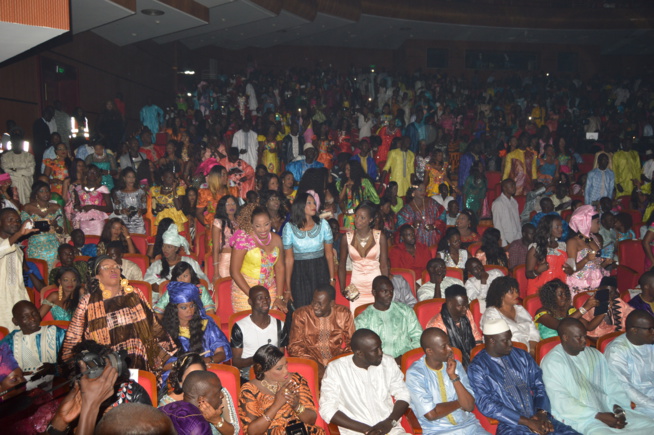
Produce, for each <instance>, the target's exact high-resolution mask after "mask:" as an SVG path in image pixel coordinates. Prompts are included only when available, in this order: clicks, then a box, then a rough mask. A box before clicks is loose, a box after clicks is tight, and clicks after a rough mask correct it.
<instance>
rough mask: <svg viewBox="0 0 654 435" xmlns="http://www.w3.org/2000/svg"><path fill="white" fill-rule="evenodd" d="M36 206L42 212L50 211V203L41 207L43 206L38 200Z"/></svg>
mask: <svg viewBox="0 0 654 435" xmlns="http://www.w3.org/2000/svg"><path fill="white" fill-rule="evenodd" d="M36 208H38V209H39V211H40V212H41V213H47V212H48V208H50V204H48V205H46V206H45V207H41V206H40V205H39V202H38V201H37V202H36Z"/></svg>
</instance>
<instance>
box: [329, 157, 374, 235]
mask: <svg viewBox="0 0 654 435" xmlns="http://www.w3.org/2000/svg"><path fill="white" fill-rule="evenodd" d="M336 188H337V189H338V191H339V202H340V206H341V210H342V211H343V216H344V217H343V226H344V227H345V228H348V229H351V228H354V210H355V209H356V208H357V207H358V206H359V204H361V203H362V202H363V201H366V200H368V201H370V202H372V203H373V204H379V195H377V191H376V190H375V186H373V184H372V182H371V181H370V180H369V179H368V178H367V177H366V176H365V172H364V170H363V167H362V166H361V163H360V162H357V161H356V160H349V161H348V162H347V163H346V164H345V177H343V179H342V180H339V181H338V182H337V183H336Z"/></svg>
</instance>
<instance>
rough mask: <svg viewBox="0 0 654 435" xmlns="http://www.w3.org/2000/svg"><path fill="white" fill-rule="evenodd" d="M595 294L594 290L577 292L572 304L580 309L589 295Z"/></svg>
mask: <svg viewBox="0 0 654 435" xmlns="http://www.w3.org/2000/svg"><path fill="white" fill-rule="evenodd" d="M594 295H595V292H594V291H592V292H581V293H577V294H576V295H575V297H574V298H573V299H572V305H574V306H575V308H576V309H579V308H580V307H581V306H582V305H584V304H585V303H586V301H587V300H588V298H589V297H591V296H594Z"/></svg>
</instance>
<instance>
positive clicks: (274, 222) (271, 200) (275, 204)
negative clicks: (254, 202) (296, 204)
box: [259, 190, 289, 235]
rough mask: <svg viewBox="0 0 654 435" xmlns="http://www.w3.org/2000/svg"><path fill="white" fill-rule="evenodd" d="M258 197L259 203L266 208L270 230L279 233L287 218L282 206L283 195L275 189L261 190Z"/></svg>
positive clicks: (284, 208) (282, 229)
mask: <svg viewBox="0 0 654 435" xmlns="http://www.w3.org/2000/svg"><path fill="white" fill-rule="evenodd" d="M259 197H260V198H259V204H260V205H261V207H264V208H265V209H266V210H268V214H269V215H270V226H271V231H272V232H273V233H275V234H280V235H281V234H282V232H283V231H284V227H285V226H286V223H287V222H288V219H289V216H288V213H287V212H286V207H284V203H285V202H286V201H284V197H283V196H282V195H281V194H280V193H279V192H278V191H276V190H262V191H261V192H259Z"/></svg>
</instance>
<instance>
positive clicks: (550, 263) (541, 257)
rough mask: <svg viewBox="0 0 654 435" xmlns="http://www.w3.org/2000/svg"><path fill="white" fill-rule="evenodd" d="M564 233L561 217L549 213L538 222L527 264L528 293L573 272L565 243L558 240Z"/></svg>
mask: <svg viewBox="0 0 654 435" xmlns="http://www.w3.org/2000/svg"><path fill="white" fill-rule="evenodd" d="M487 231H488V230H487ZM562 234H563V224H562V221H561V218H560V217H558V216H554V215H549V216H545V217H543V218H542V219H541V220H540V222H538V227H537V228H536V232H535V233H534V243H532V244H531V245H529V248H528V251H527V263H526V265H525V275H526V277H527V294H528V295H535V294H537V293H538V289H539V288H541V286H543V285H544V284H545V283H546V282H549V281H552V280H553V279H559V280H561V281H563V282H565V281H566V279H567V278H568V274H570V273H572V269H571V268H570V265H568V264H567V262H566V260H567V259H568V254H567V251H566V246H565V243H564V242H559V241H558V240H559V239H560V238H561V235H562Z"/></svg>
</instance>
